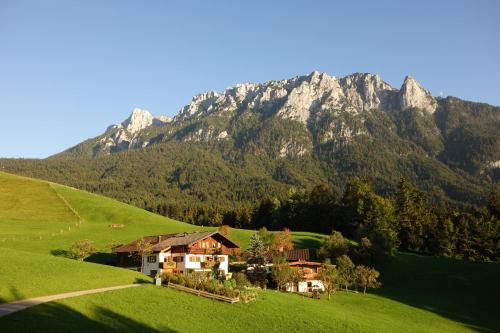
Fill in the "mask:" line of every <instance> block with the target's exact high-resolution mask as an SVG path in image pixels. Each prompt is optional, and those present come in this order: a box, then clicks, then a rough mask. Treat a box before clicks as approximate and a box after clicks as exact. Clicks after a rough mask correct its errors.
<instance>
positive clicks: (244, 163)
mask: <svg viewBox="0 0 500 333" xmlns="http://www.w3.org/2000/svg"><path fill="white" fill-rule="evenodd" d="M499 129H500V108H498V107H494V106H490V105H487V104H482V103H474V102H467V101H463V100H460V99H458V98H454V97H447V98H435V97H433V96H432V95H431V94H430V93H429V92H428V91H427V90H425V89H424V88H422V87H421V86H420V85H419V84H418V83H417V82H416V81H415V80H414V79H413V78H411V77H407V78H406V79H405V81H404V83H403V85H402V86H401V88H400V89H395V88H393V87H391V86H390V85H389V84H388V83H386V82H384V81H383V80H382V79H381V78H380V77H378V76H377V75H372V74H359V73H356V74H352V75H349V76H346V77H343V78H336V77H332V76H329V75H327V74H324V73H318V72H313V73H311V74H309V75H306V76H299V77H295V78H292V79H289V80H281V81H269V82H265V83H262V84H250V83H247V84H241V85H237V86H236V87H233V88H228V89H227V90H225V91H224V92H222V93H216V92H207V93H203V94H200V95H197V96H195V97H194V98H193V100H192V101H191V103H190V104H188V105H186V106H185V107H183V108H182V109H181V110H180V111H179V113H178V114H177V115H176V116H175V117H174V118H173V119H170V118H168V117H153V116H152V115H151V114H150V113H149V112H147V111H145V110H141V109H134V111H133V112H132V114H131V115H130V117H129V118H128V119H126V120H125V121H124V122H122V123H121V124H118V125H112V126H110V127H109V128H108V129H107V130H106V132H105V133H104V134H102V135H101V136H99V137H96V138H93V139H89V140H87V141H85V142H82V143H80V144H78V145H76V146H74V147H72V148H70V149H68V150H66V151H64V152H62V153H59V154H57V155H54V156H52V157H50V158H47V159H42V160H23V159H2V160H0V168H1V169H3V170H5V171H9V172H14V173H19V174H24V175H29V176H34V177H39V178H44V179H48V180H52V181H56V182H60V183H64V184H67V185H71V186H75V187H78V188H81V189H85V190H89V191H93V192H97V193H101V194H105V195H107V196H111V197H114V198H117V199H119V200H121V201H124V202H127V203H132V204H134V205H136V206H139V207H143V208H148V209H150V210H153V211H157V212H160V213H162V214H167V215H171V216H175V217H178V218H183V219H185V220H190V221H193V220H198V221H201V222H200V223H204V221H207V220H214V219H215V220H217V219H219V218H220V217H219V216H218V215H222V214H224V213H225V212H227V211H229V210H234V209H235V207H239V208H241V209H243V210H245V209H246V208H245V207H251V206H253V205H254V204H255V203H256V202H257V201H259V200H261V199H262V198H263V197H283V196H285V195H286V193H287V192H289V191H290V189H291V188H296V189H297V188H298V189H302V188H305V189H310V188H312V187H314V186H316V185H318V184H321V183H328V184H329V185H330V186H332V187H333V188H334V190H336V191H337V192H340V191H341V189H342V188H343V186H344V184H345V182H346V181H347V179H348V178H349V177H350V176H354V175H356V176H362V177H365V178H367V179H368V180H369V181H370V182H371V183H372V184H373V185H374V187H375V189H376V190H377V191H378V192H380V193H384V194H390V193H392V192H393V191H394V188H395V186H396V184H397V182H398V181H399V179H400V178H401V177H404V178H406V179H407V180H408V181H409V182H411V183H414V184H417V185H418V186H419V187H420V188H421V189H422V190H423V191H425V192H426V193H427V194H428V196H429V197H430V198H431V199H433V200H434V201H435V202H436V203H440V204H442V203H444V202H455V203H459V204H464V203H470V204H474V205H483V204H484V203H485V202H486V200H487V197H488V193H489V192H490V190H491V188H492V186H494V184H495V182H496V181H498V179H499V175H500V172H499V170H500V168H499V167H500V135H499V133H500V131H499ZM205 208H210V212H209V213H207V211H206V209H205ZM200 210H201V211H202V212H201V213H200ZM207 214H210V218H207V216H202V217H200V215H207Z"/></svg>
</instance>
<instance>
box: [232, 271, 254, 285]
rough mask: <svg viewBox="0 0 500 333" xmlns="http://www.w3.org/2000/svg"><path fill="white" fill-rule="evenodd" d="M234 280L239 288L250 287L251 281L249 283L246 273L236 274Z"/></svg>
mask: <svg viewBox="0 0 500 333" xmlns="http://www.w3.org/2000/svg"><path fill="white" fill-rule="evenodd" d="M233 280H234V281H235V283H236V286H237V287H248V286H250V281H248V279H247V276H246V275H245V274H244V273H234V274H233Z"/></svg>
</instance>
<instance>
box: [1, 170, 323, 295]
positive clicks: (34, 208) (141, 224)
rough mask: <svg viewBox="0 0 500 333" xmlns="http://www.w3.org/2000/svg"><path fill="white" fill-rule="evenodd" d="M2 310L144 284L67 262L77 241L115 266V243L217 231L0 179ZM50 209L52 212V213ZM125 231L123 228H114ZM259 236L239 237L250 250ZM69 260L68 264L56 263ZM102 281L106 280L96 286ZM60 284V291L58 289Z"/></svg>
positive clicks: (309, 240)
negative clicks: (44, 298) (17, 302)
mask: <svg viewBox="0 0 500 333" xmlns="http://www.w3.org/2000/svg"><path fill="white" fill-rule="evenodd" d="M0 184H1V187H0V198H1V199H2V200H1V203H0V262H1V263H2V265H3V268H5V269H2V270H0V302H1V301H4V302H5V301H10V300H14V299H21V298H26V297H34V296H41V295H48V294H52V293H58V292H66V291H71V290H81V289H88V288H93V287H101V286H110V285H117V284H125V283H131V282H134V281H135V280H136V278H140V277H141V276H140V275H138V274H136V273H133V272H129V271H126V270H122V269H117V268H114V267H110V266H104V265H95V264H92V263H87V262H77V261H74V260H70V259H67V258H64V257H65V256H67V252H68V250H69V248H70V247H71V245H72V244H73V243H75V242H76V241H78V240H82V239H90V240H92V241H93V242H94V243H95V245H96V247H97V249H98V253H97V254H96V255H94V256H92V257H91V258H89V260H91V261H95V262H106V261H107V260H109V259H110V256H111V254H110V252H111V250H110V246H109V245H110V244H111V243H112V242H119V243H120V242H121V243H124V242H129V241H132V240H134V239H137V238H140V237H142V236H146V235H155V234H162V233H173V232H182V231H194V230H199V229H214V228H203V227H199V226H193V225H191V224H187V223H183V222H179V221H175V220H172V219H168V218H165V217H163V216H159V215H156V214H152V213H149V212H147V211H144V210H142V209H139V208H136V207H133V206H129V205H126V204H124V203H121V202H118V201H116V200H112V199H109V198H105V197H102V196H99V195H95V194H91V193H87V192H83V191H79V190H75V189H72V188H69V187H66V186H62V185H57V184H49V183H47V182H44V181H39V180H35V179H30V178H25V177H19V176H14V175H10V174H7V173H0ZM45 208H46V209H45ZM112 224H122V225H123V227H122V228H112V227H110V225H112ZM252 233H253V231H251V230H238V229H233V230H232V232H231V238H232V239H234V240H235V241H236V242H238V243H239V244H240V245H241V246H242V247H246V245H247V244H248V240H249V238H250V236H251V234H252ZM321 237H322V236H321V235H318V234H313V233H303V232H301V233H295V234H294V240H295V242H296V244H297V246H301V247H305V246H316V245H317V244H318V243H319V241H320V239H321ZM56 256H58V257H63V258H57V257H56ZM95 276H99V279H95ZM54 281H57V283H54Z"/></svg>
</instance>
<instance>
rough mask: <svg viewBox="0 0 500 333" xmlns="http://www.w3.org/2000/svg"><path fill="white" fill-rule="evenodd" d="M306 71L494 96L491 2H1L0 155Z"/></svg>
mask: <svg viewBox="0 0 500 333" xmlns="http://www.w3.org/2000/svg"><path fill="white" fill-rule="evenodd" d="M313 70H319V71H321V72H327V73H329V74H331V75H335V76H343V75H346V74H350V73H353V72H372V73H376V74H379V75H381V77H382V78H383V79H384V80H385V81H387V82H389V83H390V84H392V85H393V86H395V87H399V86H400V85H401V83H402V81H403V78H404V76H405V75H406V74H411V75H413V76H414V77H415V78H416V79H417V81H419V82H420V83H421V84H422V85H423V86H424V87H426V88H427V89H429V90H431V92H432V93H433V94H435V95H439V94H440V93H443V94H444V95H445V96H446V95H453V96H457V97H460V98H464V99H469V100H474V101H482V102H487V103H491V104H494V105H500V1H411V2H410V1H366V2H354V1H352V2H351V1H349V4H347V1H339V2H334V1H324V2H321V1H246V2H243V1H234V0H233V1H193V2H190V1H182V3H181V1H151V0H149V1H123V0H118V1H109V0H106V1H102V0H99V1H88V0H87V1H63V0H61V1H22V0H21V1H20V0H15V1H14V0H13V1H8V0H7V1H6V0H2V1H1V2H0V115H1V117H0V156H3V157H46V156H48V155H51V154H54V153H57V152H59V151H62V150H63V149H65V148H68V147H70V146H72V145H74V144H76V143H78V142H80V141H82V140H84V139H86V138H89V137H93V136H96V135H98V134H100V133H102V132H103V131H104V129H105V128H106V126H108V125H109V124H112V123H118V122H120V121H122V120H123V119H125V118H126V117H127V116H128V114H129V112H130V111H131V109H132V108H133V107H135V106H137V107H143V108H146V109H148V110H150V111H151V112H152V113H153V114H156V115H170V116H172V115H174V114H175V113H176V112H177V110H178V109H179V108H180V107H182V106H183V105H185V104H187V103H188V102H189V101H190V99H191V97H192V96H193V95H194V94H197V93H200V92H203V91H207V90H217V91H220V90H223V89H225V88H226V87H229V86H232V85H235V84H236V83H239V82H261V81H266V80H272V79H284V78H289V77H292V76H295V75H302V74H306V73H309V72H311V71H313Z"/></svg>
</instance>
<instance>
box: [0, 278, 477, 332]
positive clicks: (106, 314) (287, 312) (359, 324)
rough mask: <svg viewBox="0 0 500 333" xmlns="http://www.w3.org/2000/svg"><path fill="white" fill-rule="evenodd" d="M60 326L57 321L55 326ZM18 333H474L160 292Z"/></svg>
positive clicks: (37, 312)
mask: <svg viewBox="0 0 500 333" xmlns="http://www.w3.org/2000/svg"><path fill="white" fill-rule="evenodd" d="M56 318H57V319H56ZM0 327H3V328H5V329H6V330H7V331H15V332H30V331H33V330H36V331H37V332H51V333H54V332H68V331H71V332H134V333H135V332H374V331H379V332H469V331H471V330H470V329H469V328H467V327H466V326H464V325H463V324H460V323H457V322H453V321H451V320H447V319H446V318H443V317H441V316H439V315H437V314H433V313H431V312H428V311H425V310H421V309H417V308H414V307H410V306H407V305H405V304H403V303H399V302H396V301H392V300H388V299H386V298H383V297H380V296H377V295H370V294H367V295H363V294H354V293H345V292H338V293H337V294H336V295H334V296H333V298H332V300H330V301H328V300H327V299H326V298H324V299H322V300H313V299H309V298H304V297H302V296H299V295H294V294H284V293H278V292H275V291H271V290H268V291H261V292H258V298H257V300H256V301H255V302H253V303H249V304H238V303H237V304H226V303H221V302H217V301H213V300H209V299H206V298H202V297H198V296H194V295H191V294H185V293H182V292H180V291H175V290H171V289H168V288H159V287H155V286H143V287H140V288H133V289H127V290H118V291H113V292H108V293H105V294H94V295H87V296H82V297H78V298H73V299H66V300H63V301H58V302H54V303H51V304H46V305H41V306H37V307H35V308H32V309H29V310H27V311H23V312H20V313H17V314H14V315H12V316H9V317H5V318H0Z"/></svg>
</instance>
